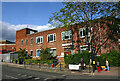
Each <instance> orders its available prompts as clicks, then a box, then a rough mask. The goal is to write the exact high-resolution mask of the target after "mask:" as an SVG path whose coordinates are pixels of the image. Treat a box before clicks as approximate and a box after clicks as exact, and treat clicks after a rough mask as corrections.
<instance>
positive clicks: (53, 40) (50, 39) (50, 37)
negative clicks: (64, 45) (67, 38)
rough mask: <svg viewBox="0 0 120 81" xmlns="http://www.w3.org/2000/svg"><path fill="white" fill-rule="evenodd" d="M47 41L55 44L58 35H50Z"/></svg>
mask: <svg viewBox="0 0 120 81" xmlns="http://www.w3.org/2000/svg"><path fill="white" fill-rule="evenodd" d="M47 41H48V42H55V41H56V34H55V33H54V34H49V35H47Z"/></svg>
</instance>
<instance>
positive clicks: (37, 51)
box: [36, 49, 40, 57]
mask: <svg viewBox="0 0 120 81" xmlns="http://www.w3.org/2000/svg"><path fill="white" fill-rule="evenodd" d="M39 54H40V50H38V49H37V50H36V57H39Z"/></svg>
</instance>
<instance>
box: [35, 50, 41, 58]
mask: <svg viewBox="0 0 120 81" xmlns="http://www.w3.org/2000/svg"><path fill="white" fill-rule="evenodd" d="M38 50H41V49H36V57H40V56H37V51H38Z"/></svg>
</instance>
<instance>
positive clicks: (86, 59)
mask: <svg viewBox="0 0 120 81" xmlns="http://www.w3.org/2000/svg"><path fill="white" fill-rule="evenodd" d="M81 58H83V62H84V63H85V64H89V59H90V56H89V52H88V51H83V52H82V53H76V54H74V63H75V64H77V65H78V64H79V63H80V62H81V60H80V59H81ZM64 61H65V63H66V64H67V65H68V64H72V63H73V56H72V55H71V54H69V55H66V54H65V55H64Z"/></svg>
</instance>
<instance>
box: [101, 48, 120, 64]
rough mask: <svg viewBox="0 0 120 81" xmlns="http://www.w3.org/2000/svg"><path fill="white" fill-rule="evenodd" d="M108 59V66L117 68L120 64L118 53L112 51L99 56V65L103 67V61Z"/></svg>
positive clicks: (119, 54) (119, 53)
mask: <svg viewBox="0 0 120 81" xmlns="http://www.w3.org/2000/svg"><path fill="white" fill-rule="evenodd" d="M106 58H107V59H108V61H109V65H110V66H119V64H120V59H119V58H120V52H118V51H116V50H113V51H112V52H110V53H104V54H102V55H101V56H100V62H101V65H105V59H106Z"/></svg>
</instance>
